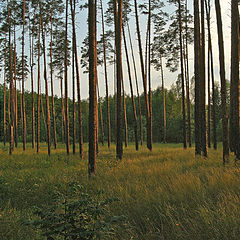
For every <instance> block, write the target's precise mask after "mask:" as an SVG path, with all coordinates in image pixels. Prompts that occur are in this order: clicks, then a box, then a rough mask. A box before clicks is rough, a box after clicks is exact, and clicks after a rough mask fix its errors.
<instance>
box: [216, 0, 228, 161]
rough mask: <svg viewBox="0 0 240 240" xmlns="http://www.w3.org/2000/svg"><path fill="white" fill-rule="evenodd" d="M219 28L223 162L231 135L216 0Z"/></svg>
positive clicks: (218, 11) (219, 17)
mask: <svg viewBox="0 0 240 240" xmlns="http://www.w3.org/2000/svg"><path fill="white" fill-rule="evenodd" d="M215 8H216V16H217V29H218V46H219V64H220V78H221V103H222V139H223V164H225V163H226V160H228V158H229V140H228V139H229V135H228V114H227V90H226V78H225V58H224V43H223V29H222V17H221V7H220V3H219V0H215Z"/></svg>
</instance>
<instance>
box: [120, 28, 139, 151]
mask: <svg viewBox="0 0 240 240" xmlns="http://www.w3.org/2000/svg"><path fill="white" fill-rule="evenodd" d="M122 29H123V40H124V46H125V54H126V59H127V67H128V77H129V85H130V91H131V99H132V113H133V120H134V135H135V148H136V150H138V124H137V111H136V106H135V99H134V93H133V84H132V76H131V67H130V61H129V56H128V49H127V41H126V35H125V29H124V26H122Z"/></svg>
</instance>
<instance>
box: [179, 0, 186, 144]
mask: <svg viewBox="0 0 240 240" xmlns="http://www.w3.org/2000/svg"><path fill="white" fill-rule="evenodd" d="M178 11H179V43H180V60H181V79H182V116H183V119H182V121H183V122H182V124H183V147H184V148H187V136H186V135H187V134H186V113H185V90H184V62H183V43H182V13H181V12H182V11H181V1H180V0H178Z"/></svg>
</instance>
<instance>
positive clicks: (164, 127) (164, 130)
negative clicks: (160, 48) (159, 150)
mask: <svg viewBox="0 0 240 240" xmlns="http://www.w3.org/2000/svg"><path fill="white" fill-rule="evenodd" d="M160 68H161V76H162V98H163V143H166V142H167V121H166V98H165V87H164V75H163V62H162V55H160Z"/></svg>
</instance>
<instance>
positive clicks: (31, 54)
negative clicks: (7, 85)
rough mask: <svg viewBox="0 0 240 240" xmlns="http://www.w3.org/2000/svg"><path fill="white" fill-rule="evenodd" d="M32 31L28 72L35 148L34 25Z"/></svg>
mask: <svg viewBox="0 0 240 240" xmlns="http://www.w3.org/2000/svg"><path fill="white" fill-rule="evenodd" d="M32 27H33V29H32V36H31V33H30V26H29V46H30V48H29V50H30V69H31V70H30V72H31V89H32V92H31V95H32V148H33V149H34V148H35V108H34V86H33V67H34V54H33V47H34V40H33V34H34V27H35V26H34V24H33V26H32Z"/></svg>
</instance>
